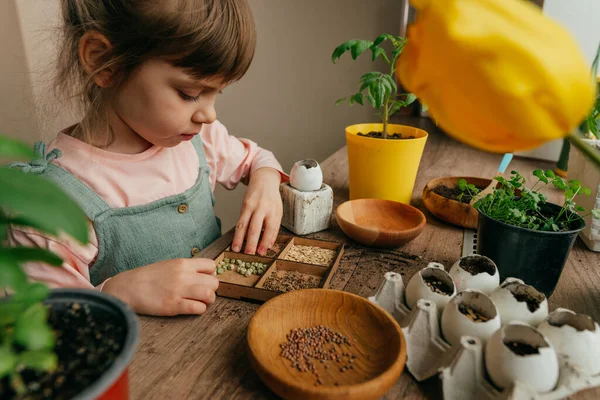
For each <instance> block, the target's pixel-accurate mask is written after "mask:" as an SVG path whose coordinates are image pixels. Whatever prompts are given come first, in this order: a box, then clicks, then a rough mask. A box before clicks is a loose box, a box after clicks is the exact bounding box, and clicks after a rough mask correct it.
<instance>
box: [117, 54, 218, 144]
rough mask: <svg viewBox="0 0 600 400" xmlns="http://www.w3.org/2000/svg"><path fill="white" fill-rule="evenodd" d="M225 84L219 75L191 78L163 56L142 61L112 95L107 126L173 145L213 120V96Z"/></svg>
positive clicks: (197, 131)
mask: <svg viewBox="0 0 600 400" xmlns="http://www.w3.org/2000/svg"><path fill="white" fill-rule="evenodd" d="M225 86H226V84H225V83H224V82H223V81H222V80H221V79H219V78H208V79H203V80H195V79H194V78H192V77H191V76H190V75H188V74H187V73H186V72H185V71H184V70H183V69H182V68H177V67H174V66H172V65H171V64H169V63H168V62H167V61H164V60H160V59H153V60H149V61H146V62H144V63H143V64H142V65H141V66H140V67H138V68H137V69H136V70H135V71H134V72H133V73H132V74H131V75H130V77H129V79H128V80H127V81H126V82H125V84H124V85H123V86H121V87H120V88H119V90H118V91H117V93H116V94H115V96H114V97H113V101H112V102H111V109H112V111H113V112H114V114H115V116H116V121H113V123H112V124H111V126H112V128H113V131H114V132H115V134H116V135H120V134H121V133H124V134H128V135H131V134H137V135H138V136H139V137H141V138H142V139H144V140H145V141H147V142H149V143H151V144H153V145H157V146H161V147H173V146H176V145H178V144H179V143H181V142H182V141H185V140H191V139H192V138H193V137H194V135H197V134H198V133H199V132H200V129H201V128H202V125H203V124H210V123H212V122H214V121H215V119H216V118H217V114H216V112H215V100H216V96H217V94H218V93H219V92H220V91H221V90H222V89H223V88H224V87H225Z"/></svg>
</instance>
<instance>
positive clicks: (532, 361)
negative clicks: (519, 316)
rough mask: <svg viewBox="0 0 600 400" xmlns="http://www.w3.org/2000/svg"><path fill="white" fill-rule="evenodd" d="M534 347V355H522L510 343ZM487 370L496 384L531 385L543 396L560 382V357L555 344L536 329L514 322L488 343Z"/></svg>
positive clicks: (501, 386)
mask: <svg viewBox="0 0 600 400" xmlns="http://www.w3.org/2000/svg"><path fill="white" fill-rule="evenodd" d="M511 342H518V343H523V344H527V345H529V346H533V347H534V348H535V349H537V350H534V352H532V353H530V354H526V355H519V354H517V352H515V351H513V350H512V348H510V347H508V345H507V343H511ZM485 367H486V369H487V372H488V375H489V377H490V378H491V380H492V382H493V383H494V384H495V385H496V386H498V387H500V388H506V387H509V386H510V385H511V384H512V383H513V382H515V381H521V382H526V383H528V384H529V385H530V386H531V387H532V388H533V389H535V390H536V391H537V392H539V393H545V392H549V391H550V390H552V389H554V387H555V386H556V383H557V382H558V375H559V364H558V357H557V355H556V352H555V350H554V347H552V344H550V343H549V341H548V340H547V339H546V338H545V337H544V335H542V334H541V333H540V332H538V331H537V330H536V329H535V328H533V327H531V326H528V325H525V324H521V323H513V324H508V325H505V326H503V327H502V328H501V329H499V330H497V331H496V333H494V334H493V335H492V337H491V338H490V339H489V340H488V342H487V345H486V347H485Z"/></svg>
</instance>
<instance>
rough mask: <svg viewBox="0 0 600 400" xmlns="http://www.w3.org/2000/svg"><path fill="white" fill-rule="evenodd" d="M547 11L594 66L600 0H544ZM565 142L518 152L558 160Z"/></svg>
mask: <svg viewBox="0 0 600 400" xmlns="http://www.w3.org/2000/svg"><path fill="white" fill-rule="evenodd" d="M544 14H546V15H547V16H548V17H550V18H553V19H554V20H556V21H557V22H558V23H560V24H561V25H562V26H563V27H565V28H566V29H567V30H568V31H569V32H570V33H571V34H572V35H573V37H574V38H575V40H576V41H577V43H578V44H579V46H581V49H582V50H583V53H584V55H585V56H586V58H587V60H588V63H589V64H590V66H591V64H592V61H593V59H594V56H595V55H596V50H597V49H598V44H600V0H545V1H544ZM562 143H563V141H562V139H561V140H555V141H553V142H550V143H547V144H545V145H543V146H541V147H539V148H538V149H535V150H532V151H528V152H523V153H518V154H519V155H523V156H526V157H532V158H542V159H547V160H552V161H557V160H558V158H559V156H560V150H561V148H562Z"/></svg>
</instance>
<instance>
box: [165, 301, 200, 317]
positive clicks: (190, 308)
mask: <svg viewBox="0 0 600 400" xmlns="http://www.w3.org/2000/svg"><path fill="white" fill-rule="evenodd" d="M206 308H207V306H206V304H205V303H203V302H201V301H197V300H192V299H180V300H179V301H178V302H177V305H176V307H175V309H174V310H173V312H172V313H170V315H179V314H196V315H199V314H204V313H205V312H206Z"/></svg>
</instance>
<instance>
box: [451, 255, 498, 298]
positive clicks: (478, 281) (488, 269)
mask: <svg viewBox="0 0 600 400" xmlns="http://www.w3.org/2000/svg"><path fill="white" fill-rule="evenodd" d="M449 274H450V276H451V277H452V279H453V280H454V284H455V285H456V290H458V291H459V292H462V291H463V290H465V289H478V290H481V291H482V292H483V293H485V294H487V295H489V294H490V293H492V291H493V290H494V289H495V288H496V287H498V285H499V284H500V274H498V268H497V267H496V264H495V263H494V262H493V261H492V260H490V259H489V258H487V257H485V256H482V255H479V254H471V255H469V256H466V257H462V258H461V259H460V260H458V261H457V262H455V263H454V265H452V268H450V271H449Z"/></svg>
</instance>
